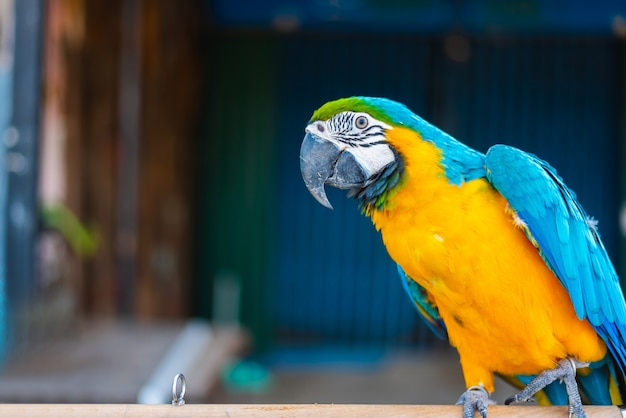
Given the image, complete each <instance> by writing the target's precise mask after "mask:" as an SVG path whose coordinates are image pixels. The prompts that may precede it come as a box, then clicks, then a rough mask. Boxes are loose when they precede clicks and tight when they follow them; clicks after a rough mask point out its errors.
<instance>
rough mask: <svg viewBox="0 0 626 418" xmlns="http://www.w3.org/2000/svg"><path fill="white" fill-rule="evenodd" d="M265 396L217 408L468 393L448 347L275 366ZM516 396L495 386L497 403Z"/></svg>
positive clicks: (217, 397) (233, 394)
mask: <svg viewBox="0 0 626 418" xmlns="http://www.w3.org/2000/svg"><path fill="white" fill-rule="evenodd" d="M270 372H271V374H272V381H273V382H272V384H271V385H269V386H268V387H266V388H265V389H264V390H262V391H257V392H251V391H241V390H227V389H226V388H224V387H221V388H220V389H219V390H218V391H217V392H215V393H214V394H213V396H212V397H211V401H212V402H215V403H288V404H290V403H295V404H301V403H319V404H330V403H341V404H344V403H355V404H443V405H445V404H453V403H454V402H456V400H457V399H458V397H459V395H460V394H461V393H462V392H463V391H464V390H465V384H464V381H463V376H462V374H461V368H460V365H459V361H458V356H457V354H456V351H454V350H453V349H451V348H448V347H445V346H438V347H437V348H436V349H432V350H428V351H426V350H423V351H419V352H413V353H409V352H396V353H388V354H386V355H385V356H384V357H383V358H382V359H381V361H379V362H377V363H373V364H362V365H355V364H326V365H324V364H319V365H317V366H311V365H304V364H303V365H293V364H292V365H289V366H281V365H277V366H274V367H270ZM515 392H516V391H515V389H514V388H512V387H511V386H510V385H508V384H507V383H506V382H504V381H501V380H498V381H497V382H496V393H495V395H494V398H495V399H496V401H497V402H498V403H499V404H502V403H503V402H504V399H506V398H507V397H509V396H510V395H512V394H514V393H515Z"/></svg>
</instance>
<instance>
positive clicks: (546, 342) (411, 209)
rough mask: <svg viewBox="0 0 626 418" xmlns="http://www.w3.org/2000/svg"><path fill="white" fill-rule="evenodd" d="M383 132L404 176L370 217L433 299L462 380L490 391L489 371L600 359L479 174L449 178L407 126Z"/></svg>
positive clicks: (595, 340)
mask: <svg viewBox="0 0 626 418" xmlns="http://www.w3.org/2000/svg"><path fill="white" fill-rule="evenodd" d="M411 136H412V137H413V138H411ZM389 141H390V142H391V143H392V144H393V145H394V147H395V148H396V149H398V150H399V152H400V153H401V154H402V155H403V156H404V159H405V175H406V182H405V184H404V185H403V187H401V188H399V190H398V191H397V192H396V194H395V195H394V196H393V198H392V202H391V204H390V205H389V206H388V208H387V209H386V210H384V211H377V212H374V213H372V214H371V218H372V221H373V222H374V224H375V225H376V227H377V229H379V230H380V231H381V233H382V237H383V241H384V243H385V246H386V248H387V251H388V252H389V254H390V256H391V257H392V258H393V259H394V261H396V262H397V263H398V264H400V265H401V266H402V268H403V269H404V270H405V271H406V273H407V274H408V275H409V276H410V277H412V278H413V279H414V280H416V281H417V282H418V283H419V284H420V285H421V286H423V287H424V288H425V289H426V290H427V291H428V292H429V295H430V297H431V298H432V301H433V302H434V303H435V304H436V306H437V307H438V309H439V314H440V316H441V318H442V319H443V320H444V322H445V323H446V327H447V329H448V335H449V338H450V342H451V343H452V344H453V345H454V346H456V347H457V349H458V351H459V354H460V357H461V363H462V366H463V371H464V374H465V379H466V383H467V384H468V385H476V384H483V385H485V386H486V387H487V389H488V390H490V391H491V390H493V381H492V372H500V373H503V374H534V373H538V372H540V371H542V370H545V369H548V368H551V367H554V365H555V364H556V362H558V361H559V360H560V359H562V358H564V357H567V356H575V357H576V358H578V359H580V360H582V361H596V360H599V359H601V358H602V357H603V356H604V355H605V353H606V346H605V345H604V343H603V342H602V341H601V339H600V338H599V337H598V336H597V334H596V333H595V331H594V330H593V328H592V327H591V326H590V325H589V323H588V322H587V321H581V320H579V319H578V318H577V317H576V314H575V312H574V309H573V306H572V304H571V301H570V299H569V295H568V293H567V291H566V290H565V288H564V287H563V286H562V285H561V283H560V282H559V280H558V279H557V278H556V277H555V276H554V274H553V273H552V271H551V270H549V269H548V268H547V267H546V265H545V263H544V261H543V259H542V258H541V256H540V255H539V253H538V252H537V249H536V248H535V247H534V246H533V245H532V243H531V242H530V241H529V240H528V239H527V237H526V235H525V234H524V232H523V231H522V230H521V229H520V228H518V227H517V226H516V225H515V222H514V217H513V213H512V211H511V210H510V208H509V207H508V204H507V202H506V200H505V199H504V198H503V197H502V196H501V195H500V194H499V193H498V192H497V191H496V190H495V189H494V188H493V187H492V186H491V185H490V184H489V183H488V182H487V181H486V180H485V179H478V180H473V181H470V182H467V183H464V184H463V185H461V186H456V185H453V184H450V183H449V182H448V180H447V178H446V177H445V175H444V172H443V169H442V167H441V165H440V163H439V161H440V160H441V154H440V152H439V150H438V149H437V148H436V147H435V146H434V145H433V144H431V143H430V142H426V141H422V140H421V139H420V138H419V137H417V135H416V134H415V133H413V132H412V131H410V130H406V129H401V128H395V129H393V130H392V131H390V132H389Z"/></svg>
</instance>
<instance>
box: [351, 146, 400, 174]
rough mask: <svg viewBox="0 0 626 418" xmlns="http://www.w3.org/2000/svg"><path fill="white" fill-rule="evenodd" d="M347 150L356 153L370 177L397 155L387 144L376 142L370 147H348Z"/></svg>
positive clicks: (355, 155) (357, 158)
mask: <svg viewBox="0 0 626 418" xmlns="http://www.w3.org/2000/svg"><path fill="white" fill-rule="evenodd" d="M345 152H349V153H350V154H352V155H354V158H356V160H357V161H358V162H359V164H360V165H361V167H363V170H364V171H365V172H366V174H367V177H368V178H369V177H371V176H372V175H374V174H375V173H377V172H378V171H380V170H382V169H383V168H384V167H385V166H387V165H388V164H389V163H391V162H393V160H394V159H395V155H394V154H393V152H392V151H391V148H389V145H387V144H376V145H370V146H369V147H359V146H356V147H348V148H347V149H346V151H345Z"/></svg>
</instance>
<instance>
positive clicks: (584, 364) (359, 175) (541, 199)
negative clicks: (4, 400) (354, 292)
mask: <svg viewBox="0 0 626 418" xmlns="http://www.w3.org/2000/svg"><path fill="white" fill-rule="evenodd" d="M300 168H301V174H302V177H303V179H304V182H305V185H306V187H307V188H308V190H309V191H310V193H311V194H312V195H313V196H314V197H315V198H316V199H317V200H318V201H319V203H321V204H322V205H324V206H326V207H328V208H331V209H332V206H331V204H330V202H329V201H328V198H327V197H326V193H325V190H324V186H325V185H329V186H332V187H336V188H339V189H347V190H349V194H348V195H349V196H351V197H353V198H355V199H356V200H357V201H358V205H359V207H360V209H361V211H362V212H363V213H364V214H365V215H367V216H369V217H370V218H371V220H372V222H373V224H374V226H375V227H376V229H377V230H379V231H380V233H381V235H382V240H383V243H384V245H385V247H386V249H387V252H388V253H389V255H390V256H391V258H392V259H393V260H394V261H395V262H396V263H397V265H398V272H399V276H400V279H401V281H402V286H403V288H404V289H405V290H406V292H407V294H408V295H409V297H410V298H411V300H412V302H413V304H414V305H415V307H416V308H417V312H418V313H419V314H420V315H421V316H422V317H423V319H425V320H426V322H427V324H428V325H429V326H430V327H431V328H432V330H433V331H434V332H435V333H436V334H437V335H438V336H440V337H442V338H446V337H447V338H448V340H449V342H450V344H451V345H453V346H454V347H456V349H457V351H458V353H459V358H460V363H461V368H462V371H463V376H464V379H465V384H466V388H467V390H466V391H465V392H464V393H463V394H462V395H461V397H460V398H459V400H458V402H457V403H458V404H461V405H463V415H464V417H465V418H469V417H473V416H474V412H475V411H478V412H479V413H480V414H481V415H482V416H483V417H486V416H487V406H488V405H489V404H492V403H493V401H492V400H491V398H490V394H491V393H492V392H493V391H494V374H497V375H500V376H502V377H503V378H505V379H506V380H507V381H509V382H511V383H513V384H515V385H517V387H518V388H520V389H521V391H520V392H519V393H517V394H516V395H515V396H513V397H511V398H509V399H508V400H507V402H506V403H507V404H508V403H510V402H523V401H528V400H530V399H531V398H532V397H533V396H535V397H536V398H537V400H538V401H539V402H540V403H541V404H549V403H552V404H562V405H567V404H569V406H570V411H571V412H572V413H573V414H574V415H575V416H576V417H584V416H585V412H584V409H583V406H582V405H583V402H585V403H591V404H601V405H602V404H604V405H610V404H621V403H622V400H626V390H625V388H626V380H625V376H626V345H625V342H624V336H626V303H625V302H624V296H623V294H622V290H621V288H620V284H619V280H618V277H617V273H616V271H615V268H614V267H613V265H612V263H611V261H610V260H609V257H608V255H607V252H606V250H605V248H604V245H603V244H602V241H601V239H600V235H599V233H598V228H597V221H596V220H594V219H593V218H590V217H589V216H588V215H587V214H586V213H585V211H584V210H583V208H582V207H581V205H580V203H578V201H577V199H576V195H575V194H574V192H573V191H572V190H570V189H569V188H568V187H567V186H566V185H565V183H564V182H563V179H562V178H561V177H560V176H559V175H558V174H557V172H556V170H555V169H554V168H553V167H552V166H550V165H549V164H548V163H547V162H545V161H543V160H541V159H539V158H538V157H536V156H535V155H533V154H530V153H526V152H524V151H521V150H519V149H517V148H513V147H511V146H506V145H501V144H499V145H494V146H492V147H491V148H490V149H489V150H488V151H487V153H486V154H483V153H480V152H478V151H476V150H474V149H472V148H470V147H468V146H466V145H464V144H462V143H461V142H459V141H457V140H456V139H454V138H452V137H451V136H450V135H448V134H446V133H445V132H443V131H442V130H440V129H438V128H437V127H435V126H433V125H431V124H430V123H428V122H426V121H425V120H424V119H422V118H420V117H419V116H417V115H416V114H414V113H413V112H411V111H410V110H409V109H408V108H407V107H406V106H404V105H403V104H400V103H398V102H395V101H392V100H389V99H384V98H372V97H350V98H343V99H339V100H335V101H331V102H328V103H326V104H324V105H323V106H322V107H320V108H319V109H318V110H316V111H315V112H314V113H313V116H312V118H311V120H310V121H309V123H308V125H307V127H306V129H305V137H304V140H303V142H302V145H301V149H300ZM553 382H554V383H553ZM561 382H562V383H561Z"/></svg>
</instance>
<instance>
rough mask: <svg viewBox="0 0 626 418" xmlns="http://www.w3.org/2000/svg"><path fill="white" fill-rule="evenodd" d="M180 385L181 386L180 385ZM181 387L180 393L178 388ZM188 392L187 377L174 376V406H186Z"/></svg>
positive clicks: (181, 375)
mask: <svg viewBox="0 0 626 418" xmlns="http://www.w3.org/2000/svg"><path fill="white" fill-rule="evenodd" d="M179 383H180V385H179ZM179 386H180V392H179V391H178V387H179ZM186 391H187V381H186V380H185V375H183V374H182V373H178V374H177V375H176V376H174V384H173V385H172V405H174V406H182V405H184V404H185V392H186Z"/></svg>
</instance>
